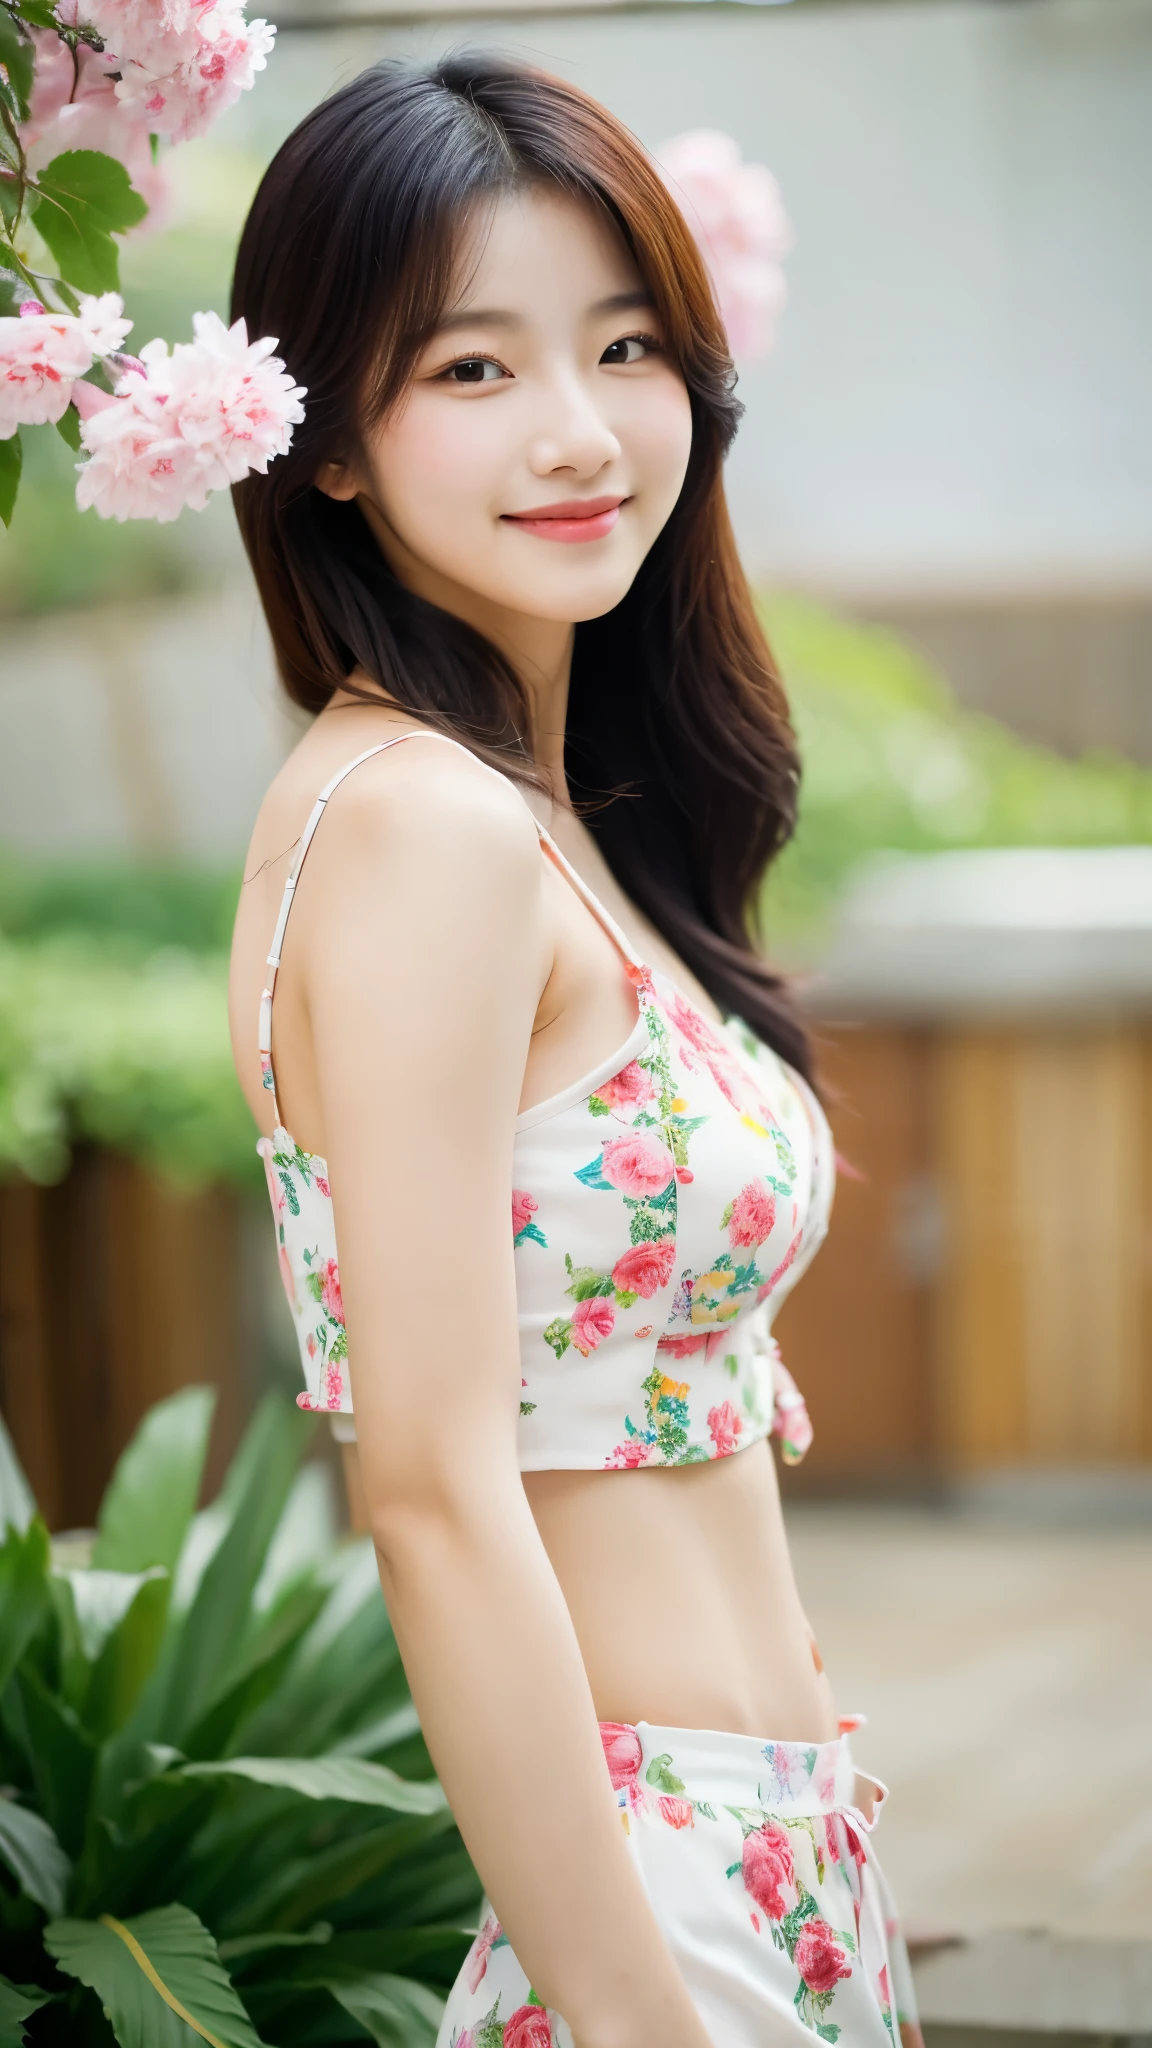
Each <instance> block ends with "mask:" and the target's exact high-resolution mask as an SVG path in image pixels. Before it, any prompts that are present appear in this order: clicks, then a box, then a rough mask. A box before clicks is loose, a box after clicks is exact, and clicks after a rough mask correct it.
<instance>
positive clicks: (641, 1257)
mask: <svg viewBox="0 0 1152 2048" xmlns="http://www.w3.org/2000/svg"><path fill="white" fill-rule="evenodd" d="M675 1256H676V1244H675V1240H674V1239H673V1238H670V1237H662V1238H660V1239H658V1241H657V1242H656V1243H655V1244H648V1243H644V1244H634V1245H633V1246H632V1249H631V1251H627V1252H625V1253H624V1254H623V1256H622V1257H621V1258H618V1259H617V1261H616V1264H615V1265H614V1266H613V1268H612V1285H613V1286H614V1287H616V1288H618V1289H619V1291H620V1293H621V1294H639V1295H641V1296H642V1297H643V1299H644V1300H645V1301H651V1299H652V1296H653V1295H654V1294H659V1293H660V1290H661V1288H664V1287H667V1285H668V1282H669V1280H670V1279H671V1278H672V1261H673V1259H674V1258H675Z"/></svg>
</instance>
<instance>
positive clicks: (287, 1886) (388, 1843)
mask: <svg viewBox="0 0 1152 2048" xmlns="http://www.w3.org/2000/svg"><path fill="white" fill-rule="evenodd" d="M451 1826H452V1816H451V1814H450V1813H449V1812H448V1809H447V1807H445V1808H444V1809H443V1811H441V1812H440V1813H433V1814H418V1815H413V1816H412V1817H410V1818H408V1819H404V1820H398V1821H394V1822H393V1823H392V1824H391V1826H389V1827H381V1828H372V1829H370V1830H369V1831H368V1832H367V1833H365V1834H360V1835H356V1836H353V1837H352V1838H351V1839H350V1840H348V1841H340V1842H334V1843H333V1844H332V1845H331V1847H330V1848H327V1849H309V1850H308V1851H307V1853H305V1854H302V1855H299V1856H296V1857H294V1858H292V1859H291V1860H289V1861H287V1862H285V1864H284V1866H283V1867H282V1868H281V1869H279V1870H277V1871H276V1872H275V1873H274V1874H273V1875H272V1876H271V1877H270V1878H269V1879H267V1881H266V1882H265V1883H264V1884H262V1885H260V1886H259V1887H258V1888H257V1889H255V1890H253V1891H250V1892H247V1893H244V1894H241V1893H240V1892H238V1891H235V1890H234V1892H233V1895H232V1897H231V1898H230V1899H229V1900H228V1901H227V1902H226V1903H225V1904H224V1905H223V1906H222V1908H221V1912H220V1921H221V1926H222V1931H224V1932H226V1933H228V1934H247V1933H250V1932H254V1931H255V1929H256V1928H258V1927H271V1928H288V1929H291V1928H297V1927H309V1926H311V1925H312V1923H313V1922H314V1921H315V1920H317V1919H319V1918H321V1917H322V1916H323V1915H325V1914H326V1913H328V1912H329V1911H330V1910H331V1908H332V1906H333V1905H334V1903H335V1902H336V1901H338V1900H340V1899H344V1898H347V1897H348V1895H349V1893H350V1892H354V1891H357V1890H359V1888H360V1886H361V1885H363V1884H366V1883H367V1882H368V1881H369V1880H370V1879H371V1878H374V1877H377V1876H379V1874H380V1872H381V1871H384V1870H387V1869H389V1868H392V1869H395V1867H396V1866H397V1865H398V1864H404V1863H405V1862H406V1860H407V1858H408V1857H410V1856H412V1855H414V1854H415V1853H416V1852H417V1851H418V1850H419V1849H421V1848H422V1847H423V1845H424V1843H425V1842H426V1841H427V1840H428V1839H429V1837H430V1836H432V1835H434V1834H437V1833H439V1832H441V1831H442V1830H445V1829H447V1828H450V1827H451Z"/></svg>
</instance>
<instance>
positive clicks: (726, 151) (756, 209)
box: [655, 128, 792, 360]
mask: <svg viewBox="0 0 1152 2048" xmlns="http://www.w3.org/2000/svg"><path fill="white" fill-rule="evenodd" d="M655 154H656V163H657V166H658V168H659V170H660V172H661V175H662V176H663V179H664V182H665V184H666V185H667V186H668V189H669V191H670V192H671V193H672V196H673V198H674V199H675V200H676V202H677V204H678V205H679V207H680V210H681V212H682V213H683V214H684V217H685V219H686V220H687V222H688V226H689V227H690V228H691V230H692V234H693V236H694V237H695V240H696V242H697V244H698V245H699V248H700V253H701V255H702V256H703V258H704V261H705V263H706V265H707V267H708V274H709V276H710V277H711V280H712V288H713V291H714V292H715V294H716V303H717V305H718V307H719V309H720V316H721V319H722V320H723V322H724V327H725V330H726V332H727V335H728V345H729V347H730V349H731V350H732V353H733V355H734V356H738V357H743V358H745V359H747V360H751V359H752V358H754V357H757V356H765V355H767V354H768V352H769V350H770V349H771V347H772V343H773V340H774V339H775V332H776V323H777V320H778V319H779V316H780V314H781V312H782V311H783V308H784V302H785V300H786V298H787V295H788V292H787V285H786V283H785V280H784V271H783V269H782V267H781V266H782V264H783V260H784V258H785V256H786V255H787V254H788V251H789V249H790V248H791V247H792V228H791V224H790V222H789V219H788V215H787V214H786V213H785V211H784V202H783V200H782V199H781V197H780V187H779V186H778V184H777V183H776V180H775V178H774V177H773V176H772V173H771V171H770V170H768V169H767V168H766V167H765V165H764V164H746V163H745V162H744V161H743V159H742V157H741V152H740V148H739V145H738V144H737V143H735V142H734V141H733V140H732V137H731V136H730V135H722V134H720V133H719V131H718V130H717V129H714V128H693V129H690V130H688V132H687V133H686V134H683V135H676V136H673V138H672V140H671V141H670V142H665V143H662V144H661V146H660V148H659V149H658V150H657V151H656V153H655Z"/></svg>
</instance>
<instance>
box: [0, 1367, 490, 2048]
mask: <svg viewBox="0 0 1152 2048" xmlns="http://www.w3.org/2000/svg"><path fill="white" fill-rule="evenodd" d="M212 1403H213V1395H212V1393H211V1391H210V1390H209V1389H207V1388H203V1387H197V1388H188V1389H185V1390H184V1391H183V1392H182V1393H180V1394H177V1395H175V1396H174V1397H173V1398H172V1399H170V1400H168V1401H164V1402H162V1403H160V1404H159V1406H157V1407H155V1408H153V1409H152V1410H151V1411H150V1413H149V1414H148V1415H147V1416H146V1417H145V1419H144V1421H143V1423H142V1424H141V1426H140V1429H139V1430H138V1432H137V1434H136V1436H135V1438H134V1439H133V1441H132V1443H131V1444H130V1445H129V1446H128V1449H127V1450H126V1451H125V1453H124V1455H123V1456H122V1458H121V1459H120V1462H119V1464H118V1466H117V1468H116V1471H115V1473H114V1475H113V1478H112V1481H111V1483H110V1485H109V1488H108V1491H107V1493H106V1495H105V1498H104V1502H103V1505H102V1508H101V1512H100V1526H99V1530H98V1531H97V1533H96V1534H95V1537H94V1540H88V1539H83V1538H81V1539H77V1538H66V1539H60V1540H58V1541H57V1542H55V1543H53V1542H52V1540H51V1539H50V1538H49V1536H48V1533H47V1531H46V1529H45V1527H44V1524H43V1522H42V1520H41V1519H40V1517H39V1515H38V1514H37V1513H36V1510H35V1503H34V1501H33V1499H32V1497H31V1494H30V1492H29V1489H28V1486H27V1482H26V1480H25V1479H24V1477H23V1474H22V1473H21V1471H20V1469H19V1466H18V1464H17V1462H16V1459H15V1456H14V1453H13V1451H12V1447H11V1445H10V1443H9V1441H8V1439H7V1436H6V1435H4V1433H3V1430H2V1427H0V1519H2V1521H3V1523H4V1524H5V1525H6V1534H5V1540H4V1542H3V1545H2V1547H0V1781H2V1782H0V1972H2V1975H0V2044H2V2048H16V2044H19V2043H21V2042H22V2041H27V2042H29V2043H37V2044H40V2043H44V2044H56V2043H61V2044H63V2043H68V2044H70V2048H103V2044H108V2048H111V2044H112V2043H113V2042H118V2043H120V2048H194V2044H195V2043H196V2041H197V2040H208V2041H215V2042H216V2043H217V2044H218V2048H258V2043H259V2042H261V2041H267V2042H275V2043H276V2044H278V2048H297V2044H299V2048H304V2044H309V2043H333V2044H335V2043H338V2042H344V2041H365V2040H367V2041H376V2042H379V2043H383V2044H387V2048H420V2044H425V2048H430V2044H431V2043H432V2042H433V2041H434V2038H435V2033H436V2028H437V2024H438V2021H439V2016H440V2013H441V2010H442V2004H443V1996H442V1994H443V1992H444V1991H445V1990H446V1988H447V1986H448V1985H449V1984H450V1982H451V1980H452V1978H453V1976H454V1975H455V1972H456V1969H457V1968H458V1966H459V1963H460V1961H461V1959H462V1957H463V1955H464V1953H465V1951H466V1949H467V1946H468V1943H469V1940H470V1925H472V1926H474V1924H475V1918H476V1913H477V1909H478V1906H479V1886H478V1883H477V1880H476V1878H475V1875H474V1872H473V1870H472V1867H471V1864H470V1862H469V1860H468V1857H467V1854H466V1852H465V1850H464V1848H463V1845H462V1843H461V1841H460V1838H459V1836H458V1834H457V1833H456V1830H455V1828H454V1826H453V1824H452V1820H451V1816H450V1814H449V1812H448V1809H447V1805H446V1802H445V1799H444V1795H443V1793H442V1791H441V1790H440V1787H439V1785H438V1784H437V1782H436V1780H435V1778H434V1777H432V1775H431V1769H430V1764H429V1760H428V1755H427V1751H426V1749H425V1747H424V1743H423V1740H422V1738H421V1735H420V1732H419V1728H418V1725H417V1721H416V1715H415V1711H414V1709H413V1706H412V1702H411V1699H410V1697H409V1694H408V1689H407V1685H406V1683H405V1680H404V1674H403V1670H402V1667H401V1664H400V1660H399V1656H398V1654H397V1650H396V1645H395V1641H394V1639H393V1637H392V1633H391V1630H390V1628H389V1626H388V1621H387V1616H386V1613H385V1609H384V1604H383V1601H382V1599H381V1597H380V1590H379V1583H378V1580H377V1575H376V1570H375V1561H374V1557H373V1554H372V1549H371V1545H370V1544H369V1543H367V1542H360V1541H344V1542H340V1541H337V1540H336V1537H335V1533H334V1529H333V1526H332V1515H331V1510H330V1507H328V1506H327V1495H326V1493H325V1490H324V1487H323V1484H322V1481H323V1473H322V1470H321V1468H320V1467H318V1466H316V1465H315V1464H304V1465H301V1457H302V1453H303V1451H304V1449H305V1446H306V1444H307V1441H308V1437H309V1433H310V1429H311V1424H310V1423H309V1422H306V1421H305V1419H304V1418H303V1417H301V1416H300V1415H298V1413H297V1412H296V1410H295V1409H293V1408H292V1407H291V1406H290V1405H289V1404H288V1403H286V1402H285V1401H283V1400H281V1399H278V1398H275V1397H269V1399H268V1400H267V1401H266V1402H265V1403H264V1404H263V1406H262V1407H261V1408H260V1409H259V1410H258V1412H257V1414H256V1416H255V1418H254V1419H253V1421H252V1423H251V1425H250V1427H249V1429H248V1432H247V1434H246V1436H245V1438H244V1440H243V1442H242V1443H241V1446H240V1448H239V1450H238V1452H237V1454H236V1457H235V1459H234V1460H233V1463H232V1465H231V1467H230V1469H229V1471H228V1473H227V1475H226V1477H225V1479H224V1483H223V1485H222V1487H221V1489H220V1492H219V1494H218V1495H217V1497H216V1499H215V1500H214V1501H212V1502H211V1504H210V1505H209V1506H208V1507H206V1508H205V1509H203V1510H202V1511H201V1512H200V1513H196V1512H195V1503H196V1498H197V1495H198V1491H199V1487H200V1478H201V1471H202V1466H203V1460H204V1453H205V1447H206V1443H207V1436H208V1430H209V1425H210V1420H211V1412H212ZM181 2013H183V2014H184V2015H185V2017H181Z"/></svg>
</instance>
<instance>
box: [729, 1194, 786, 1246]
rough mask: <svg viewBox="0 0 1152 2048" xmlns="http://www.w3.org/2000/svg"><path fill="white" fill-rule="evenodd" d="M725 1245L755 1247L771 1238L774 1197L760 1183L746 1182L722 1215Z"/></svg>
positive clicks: (774, 1212) (773, 1222) (773, 1218)
mask: <svg viewBox="0 0 1152 2048" xmlns="http://www.w3.org/2000/svg"><path fill="white" fill-rule="evenodd" d="M725 1220H726V1221H727V1225H728V1242H729V1244H730V1245H731V1246H732V1248H733V1250H735V1249H736V1247H737V1245H749V1246H752V1247H755V1246H757V1245H761V1244H763V1242H764V1240H765V1238H766V1237H771V1235H772V1229H773V1225H774V1224H775V1222H776V1197H775V1195H774V1194H773V1193H772V1192H771V1189H769V1188H766V1187H765V1185H764V1183H763V1181H760V1180H750V1181H749V1182H748V1185H747V1187H743V1188H741V1190H740V1193H739V1194H738V1195H737V1197H736V1200H735V1201H734V1202H733V1203H732V1204H731V1206H730V1207H729V1208H728V1210H727V1211H726V1212H725Z"/></svg>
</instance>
